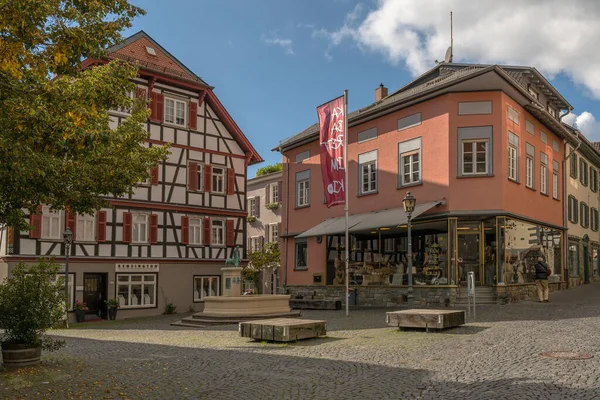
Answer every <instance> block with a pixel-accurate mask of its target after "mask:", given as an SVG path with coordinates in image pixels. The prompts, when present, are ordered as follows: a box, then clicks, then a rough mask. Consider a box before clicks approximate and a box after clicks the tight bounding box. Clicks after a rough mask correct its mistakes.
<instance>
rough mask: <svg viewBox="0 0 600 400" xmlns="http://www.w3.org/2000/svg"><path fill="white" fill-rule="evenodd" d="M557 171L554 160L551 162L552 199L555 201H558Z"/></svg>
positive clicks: (557, 165)
mask: <svg viewBox="0 0 600 400" xmlns="http://www.w3.org/2000/svg"><path fill="white" fill-rule="evenodd" d="M558 170H559V164H558V161H556V160H554V161H552V197H553V198H555V199H556V200H558V197H559V196H558V189H559V184H558Z"/></svg>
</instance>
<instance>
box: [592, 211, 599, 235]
mask: <svg viewBox="0 0 600 400" xmlns="http://www.w3.org/2000/svg"><path fill="white" fill-rule="evenodd" d="M598 223H599V221H598V209H597V208H592V212H591V219H590V224H591V228H592V230H593V231H594V232H598Z"/></svg>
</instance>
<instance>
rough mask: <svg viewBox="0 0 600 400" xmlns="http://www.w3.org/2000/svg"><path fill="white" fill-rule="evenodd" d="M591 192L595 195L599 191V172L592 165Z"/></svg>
mask: <svg viewBox="0 0 600 400" xmlns="http://www.w3.org/2000/svg"><path fill="white" fill-rule="evenodd" d="M590 190H591V191H592V192H594V193H596V192H597V191H598V170H597V169H596V168H594V167H592V166H591V165H590Z"/></svg>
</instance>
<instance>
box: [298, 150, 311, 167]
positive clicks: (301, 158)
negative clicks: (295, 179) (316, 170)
mask: <svg viewBox="0 0 600 400" xmlns="http://www.w3.org/2000/svg"><path fill="white" fill-rule="evenodd" d="M309 158H310V150H306V151H303V152H302V153H298V154H296V162H297V163H298V164H300V163H301V162H302V161H306V160H308V159H309Z"/></svg>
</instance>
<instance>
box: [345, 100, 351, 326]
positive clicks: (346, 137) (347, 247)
mask: <svg viewBox="0 0 600 400" xmlns="http://www.w3.org/2000/svg"><path fill="white" fill-rule="evenodd" d="M344 172H345V175H346V176H345V177H344V180H345V183H344V196H345V199H344V212H345V214H346V227H345V234H346V246H345V253H346V254H345V259H346V317H348V316H350V304H349V303H350V257H349V254H350V236H349V235H348V182H349V181H350V180H349V179H348V90H347V89H346V90H344Z"/></svg>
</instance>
